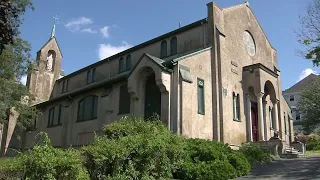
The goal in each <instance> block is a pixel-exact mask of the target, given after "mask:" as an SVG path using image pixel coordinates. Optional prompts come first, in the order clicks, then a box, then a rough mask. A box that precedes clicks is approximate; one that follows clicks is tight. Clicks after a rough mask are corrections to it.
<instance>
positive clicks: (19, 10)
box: [0, 0, 33, 53]
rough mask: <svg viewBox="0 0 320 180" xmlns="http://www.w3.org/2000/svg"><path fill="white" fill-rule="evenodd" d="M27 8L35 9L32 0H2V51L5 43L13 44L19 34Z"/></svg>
mask: <svg viewBox="0 0 320 180" xmlns="http://www.w3.org/2000/svg"><path fill="white" fill-rule="evenodd" d="M27 8H32V9H33V7H32V3H31V0H1V1H0V53H1V52H2V51H3V49H4V48H5V45H8V44H12V43H13V42H14V37H15V36H17V35H19V30H18V27H19V26H20V24H21V23H22V19H21V16H22V15H23V14H24V12H25V11H26V9H27Z"/></svg>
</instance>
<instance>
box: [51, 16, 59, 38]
mask: <svg viewBox="0 0 320 180" xmlns="http://www.w3.org/2000/svg"><path fill="white" fill-rule="evenodd" d="M57 19H58V17H57V16H56V17H53V27H52V32H51V38H53V37H54V36H55V33H56V20H57Z"/></svg>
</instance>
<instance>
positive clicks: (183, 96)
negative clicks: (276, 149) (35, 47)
mask: <svg viewBox="0 0 320 180" xmlns="http://www.w3.org/2000/svg"><path fill="white" fill-rule="evenodd" d="M207 9H208V17H207V18H205V19H202V20H199V21H197V22H194V23H192V24H190V25H187V26H185V27H181V28H179V29H176V30H174V31H172V32H169V33H167V34H164V35H162V36H159V37H157V38H154V39H152V40H150V41H147V42H145V43H142V44H140V45H137V46H135V47H132V48H130V49H128V50H125V51H123V52H120V53H118V54H116V55H113V56H111V57H108V58H106V59H103V60H101V61H98V62H96V63H94V64H92V65H90V66H87V67H85V68H83V69H80V70H78V71H76V72H73V73H71V74H69V75H66V76H64V77H62V78H60V79H59V73H60V68H61V61H62V53H61V50H60V49H59V46H58V44H57V41H56V39H55V37H51V38H50V40H49V41H48V42H47V43H46V44H45V46H44V47H42V48H41V49H40V51H39V52H38V56H37V63H36V68H35V69H37V71H36V72H34V73H32V74H30V75H29V76H28V87H29V89H30V92H32V93H33V94H35V95H36V96H37V97H38V98H37V101H38V102H41V103H38V104H37V105H36V106H37V108H38V109H39V110H41V111H42V115H40V116H39V118H38V119H37V121H36V123H35V129H34V130H33V131H29V132H27V133H26V134H25V135H24V138H23V141H22V142H23V143H22V145H20V146H19V147H21V148H25V147H31V146H32V145H33V144H34V137H35V136H36V134H38V133H39V132H40V131H45V132H47V133H48V135H49V137H50V138H51V141H52V144H53V145H54V146H55V147H64V148H66V147H69V146H73V147H78V146H83V145H86V144H88V143H90V142H92V140H93V136H94V132H95V131H100V130H101V128H102V126H103V125H104V124H110V123H112V122H114V121H117V120H119V119H120V118H121V117H123V116H128V115H135V116H140V117H144V118H148V117H150V116H151V115H152V114H153V113H157V114H158V115H159V116H160V119H161V120H162V122H163V123H165V124H166V125H167V126H168V128H169V129H170V130H171V131H172V132H174V133H178V134H182V135H184V136H186V137H190V138H203V139H214V140H217V141H221V142H224V143H228V144H230V145H240V144H241V143H243V142H246V141H267V140H269V139H270V138H271V137H272V136H273V132H274V130H277V131H279V132H280V135H279V136H280V138H281V139H282V140H283V141H284V142H285V143H287V144H289V142H291V141H292V139H293V136H292V135H293V129H292V120H291V118H290V108H289V106H288V105H287V103H286V102H285V100H284V99H283V97H282V91H281V80H280V77H281V76H280V71H279V68H278V60H277V51H276V50H275V49H274V48H273V47H272V45H271V44H270V42H269V40H268V39H267V37H266V35H265V33H264V32H263V30H262V28H261V26H260V25H259V23H258V21H257V19H256V18H255V16H254V14H253V12H252V10H251V9H250V7H249V5H248V4H247V3H245V4H240V5H236V6H232V7H228V8H220V7H219V6H217V5H216V4H215V3H209V4H207ZM12 147H18V146H17V145H12Z"/></svg>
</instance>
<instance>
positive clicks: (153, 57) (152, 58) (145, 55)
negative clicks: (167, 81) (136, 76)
mask: <svg viewBox="0 0 320 180" xmlns="http://www.w3.org/2000/svg"><path fill="white" fill-rule="evenodd" d="M144 57H147V58H148V59H150V60H151V61H153V62H154V63H155V64H157V65H158V66H159V67H160V68H161V69H163V70H165V71H168V72H172V69H169V68H167V67H166V66H164V65H163V63H164V62H166V61H165V60H163V59H160V58H157V57H155V56H152V55H150V54H147V53H143V55H142V56H141V57H140V59H139V61H138V62H137V63H136V64H135V66H133V68H132V69H131V72H130V75H131V73H132V72H133V71H134V70H135V69H136V67H137V66H138V65H139V64H140V62H141V61H142V59H143V58H144Z"/></svg>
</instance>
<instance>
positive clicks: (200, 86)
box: [197, 78, 206, 115]
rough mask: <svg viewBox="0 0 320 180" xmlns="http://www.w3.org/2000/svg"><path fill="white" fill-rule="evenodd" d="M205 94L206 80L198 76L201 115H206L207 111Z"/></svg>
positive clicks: (199, 110)
mask: <svg viewBox="0 0 320 180" xmlns="http://www.w3.org/2000/svg"><path fill="white" fill-rule="evenodd" d="M200 82H201V84H200ZM200 96H201V97H200ZM204 96H205V92H204V80H203V79H201V78H197V98H198V114H201V115H205V112H206V110H205V97H204ZM201 108H202V109H201Z"/></svg>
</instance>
